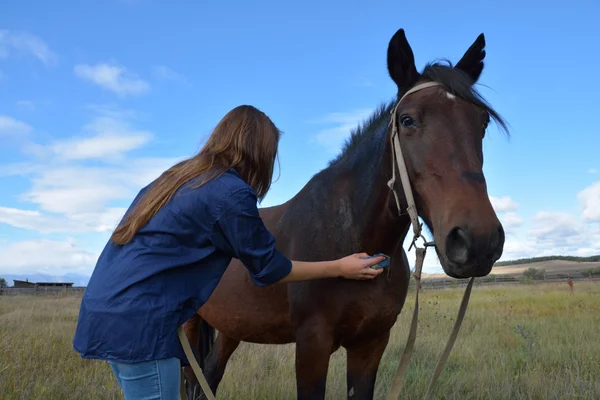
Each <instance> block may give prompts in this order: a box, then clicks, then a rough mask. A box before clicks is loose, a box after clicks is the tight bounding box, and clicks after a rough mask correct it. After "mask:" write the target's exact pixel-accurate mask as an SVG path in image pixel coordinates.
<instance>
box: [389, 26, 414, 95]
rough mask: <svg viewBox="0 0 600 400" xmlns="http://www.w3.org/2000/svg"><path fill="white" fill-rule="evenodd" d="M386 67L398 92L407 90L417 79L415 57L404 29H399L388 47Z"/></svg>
mask: <svg viewBox="0 0 600 400" xmlns="http://www.w3.org/2000/svg"><path fill="white" fill-rule="evenodd" d="M387 66H388V72H389V74H390V77H391V78H392V80H393V81H394V82H396V85H397V86H398V91H400V92H402V91H404V90H407V89H408V88H409V87H410V86H411V85H412V84H413V83H415V82H416V81H417V80H418V79H419V73H418V72H417V68H416V67H415V56H414V54H413V51H412V49H411V48H410V44H408V40H406V36H405V35H404V29H399V30H398V31H397V32H396V33H395V34H394V36H393V37H392V39H391V40H390V43H389V45H388V53H387Z"/></svg>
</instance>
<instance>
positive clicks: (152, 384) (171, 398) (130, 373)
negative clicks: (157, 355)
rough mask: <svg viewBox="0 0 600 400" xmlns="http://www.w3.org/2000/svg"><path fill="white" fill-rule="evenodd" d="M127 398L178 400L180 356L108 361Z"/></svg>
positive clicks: (126, 399) (130, 399) (134, 399)
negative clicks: (149, 359) (133, 360)
mask: <svg viewBox="0 0 600 400" xmlns="http://www.w3.org/2000/svg"><path fill="white" fill-rule="evenodd" d="M108 363H109V364H110V366H111V367H112V370H113V372H114V374H115V377H116V378H117V382H119V386H121V389H122V390H123V395H124V396H125V400H178V399H179V388H180V383H181V381H180V379H181V364H180V361H179V359H178V358H166V359H162V360H155V361H146V362H141V363H136V364H124V363H118V362H114V361H109V362H108Z"/></svg>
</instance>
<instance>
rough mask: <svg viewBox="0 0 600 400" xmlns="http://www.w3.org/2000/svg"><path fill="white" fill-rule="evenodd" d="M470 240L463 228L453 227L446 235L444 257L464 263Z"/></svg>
mask: <svg viewBox="0 0 600 400" xmlns="http://www.w3.org/2000/svg"><path fill="white" fill-rule="evenodd" d="M470 245H471V240H470V239H469V235H468V233H467V232H465V231H464V230H463V229H461V228H459V227H455V228H454V229H452V230H451V231H450V233H449V234H448V236H447V237H446V257H448V259H449V260H450V261H452V262H453V263H456V264H465V263H466V262H467V261H468V260H469V247H470Z"/></svg>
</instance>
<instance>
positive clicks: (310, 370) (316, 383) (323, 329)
mask: <svg viewBox="0 0 600 400" xmlns="http://www.w3.org/2000/svg"><path fill="white" fill-rule="evenodd" d="M338 347H339V346H336V345H335V344H334V337H333V329H332V328H331V327H330V326H329V325H328V324H327V322H325V321H324V320H316V318H312V319H308V320H306V321H303V322H302V324H301V325H300V326H298V328H297V329H296V385H297V389H296V390H297V399H298V400H309V399H310V400H322V399H324V398H325V386H326V383H327V370H328V368H329V358H330V356H331V354H332V353H333V352H334V351H335V350H337V348H338Z"/></svg>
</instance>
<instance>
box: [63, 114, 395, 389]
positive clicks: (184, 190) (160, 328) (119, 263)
mask: <svg viewBox="0 0 600 400" xmlns="http://www.w3.org/2000/svg"><path fill="white" fill-rule="evenodd" d="M279 138H280V131H279V130H278V129H277V127H276V126H275V125H274V124H273V122H272V121H271V120H270V119H269V117H267V116H266V115H265V114H264V113H262V112H261V111H259V110H257V109H256V108H254V107H252V106H240V107H237V108H235V109H233V110H231V111H230V112H229V113H227V115H225V117H224V118H223V119H222V120H221V121H220V122H219V124H218V125H217V126H216V128H215V130H214V131H213V132H212V134H211V136H210V138H209V139H208V141H207V143H206V144H205V146H204V147H203V148H202V149H201V150H200V152H199V153H198V154H197V155H195V156H193V157H192V158H190V159H187V160H185V161H182V162H180V163H178V164H176V165H175V166H173V167H171V168H170V169H168V170H167V171H166V172H164V173H163V174H162V175H161V176H160V177H159V178H157V179H156V180H155V181H154V182H152V183H151V184H150V185H148V186H147V187H145V188H143V189H142V190H141V191H140V193H139V194H138V195H137V197H136V198H135V199H134V201H133V203H132V204H131V206H130V208H129V209H128V210H127V212H126V213H125V216H124V218H123V220H122V221H121V223H120V224H119V226H118V227H117V229H116V230H115V231H114V233H113V234H112V236H111V238H110V240H109V242H108V243H107V244H106V247H105V248H104V250H103V252H102V254H101V255H100V257H99V259H98V262H97V265H96V267H95V269H94V272H93V274H92V276H91V278H90V281H89V284H88V286H87V288H86V290H85V293H84V295H83V299H82V302H81V308H80V313H79V320H78V325H77V330H76V332H75V336H74V339H73V346H74V348H75V350H76V351H78V352H79V353H80V354H81V356H82V357H84V358H94V359H102V360H106V361H108V362H109V364H110V365H111V367H112V369H113V372H114V374H115V376H116V378H117V381H118V383H119V385H120V387H121V388H122V390H123V393H124V395H125V399H127V400H130V399H142V398H143V399H177V398H178V396H179V385H180V373H181V364H180V360H184V359H185V356H184V353H183V349H182V347H181V344H180V342H179V341H178V337H177V327H178V326H180V325H181V324H183V323H184V322H185V321H186V320H188V319H189V318H191V317H192V316H193V315H194V314H195V313H196V312H197V311H198V309H200V307H202V305H203V304H204V303H205V302H206V301H207V300H208V298H209V297H210V295H211V293H212V291H213V290H214V289H215V287H216V286H217V284H218V283H219V279H220V278H221V276H222V274H223V273H224V271H225V269H226V268H227V266H228V264H229V262H230V261H231V259H232V258H233V257H235V258H237V259H239V260H240V261H241V262H242V263H243V264H244V265H245V267H246V268H247V269H248V271H249V272H250V276H251V278H252V280H253V281H254V283H255V284H256V285H259V286H265V285H271V284H274V283H276V282H293V281H301V280H308V279H320V278H329V277H344V278H349V279H373V278H374V277H376V276H377V275H379V274H380V273H381V272H382V271H383V270H374V269H371V268H370V266H371V265H374V264H376V263H378V262H380V261H382V259H383V258H380V257H378V258H373V259H369V260H363V259H361V258H363V257H366V256H367V254H365V253H360V254H353V255H349V256H347V257H344V258H341V259H338V260H332V261H321V262H300V261H291V260H289V259H287V258H286V257H285V256H284V255H283V254H281V253H280V252H279V251H278V250H277V249H276V247H275V239H274V237H273V236H272V235H271V233H270V232H269V231H268V230H267V229H266V228H265V226H264V225H263V221H262V219H261V218H260V216H259V213H258V208H257V201H258V200H260V199H262V198H264V196H265V195H266V194H267V192H268V190H269V188H270V186H271V180H272V175H273V169H274V163H275V160H276V156H277V149H278V144H279ZM232 295H235V294H233V293H232Z"/></svg>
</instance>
